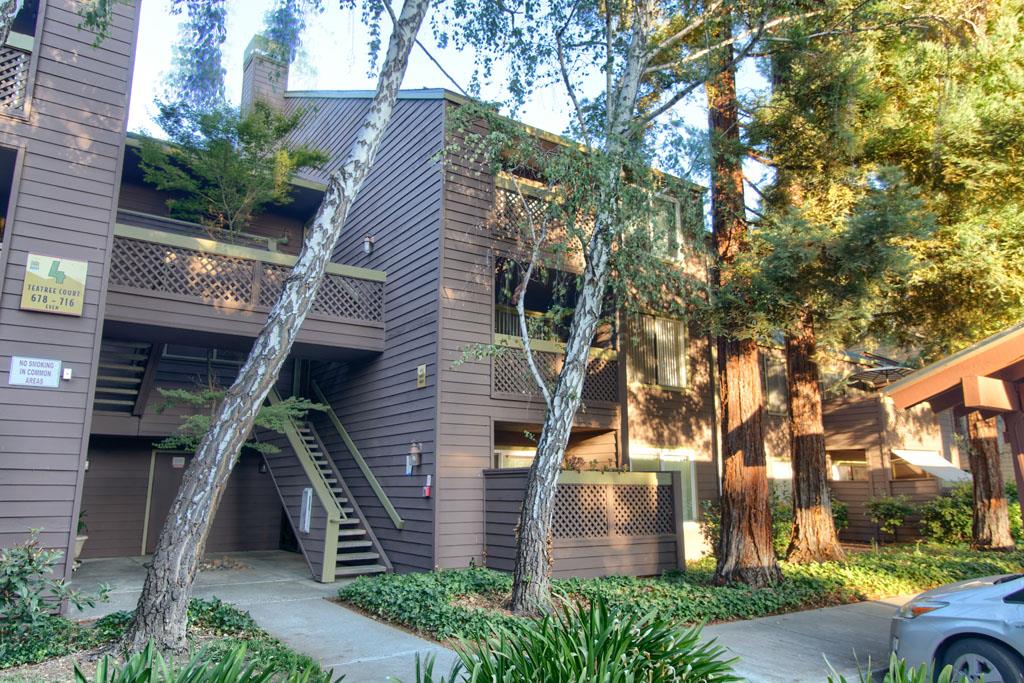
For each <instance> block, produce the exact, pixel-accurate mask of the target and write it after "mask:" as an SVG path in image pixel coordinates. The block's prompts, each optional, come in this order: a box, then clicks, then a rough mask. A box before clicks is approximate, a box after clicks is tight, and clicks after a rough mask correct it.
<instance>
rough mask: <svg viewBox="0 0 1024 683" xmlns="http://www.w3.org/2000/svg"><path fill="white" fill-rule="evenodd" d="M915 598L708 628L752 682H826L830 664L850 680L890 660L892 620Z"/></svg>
mask: <svg viewBox="0 0 1024 683" xmlns="http://www.w3.org/2000/svg"><path fill="white" fill-rule="evenodd" d="M911 597H912V596H909V595H908V596H906V597H901V598H890V599H887V600H875V601H872V602H861V603H857V604H853V605H842V606H839V607H826V608H823V609H815V610H807V611H805V612H793V613H790V614H782V615H779V616H775V617H763V618H761V619H751V620H748V621H734V622H730V623H728V624H717V625H714V626H708V627H707V628H705V629H704V637H705V639H711V638H716V639H717V640H718V644H720V645H723V646H724V647H725V648H726V649H727V650H728V652H729V654H730V655H731V656H733V657H739V658H740V660H739V662H737V664H736V673H738V674H739V675H740V676H743V677H744V678H745V679H746V680H747V681H750V682H751V683H825V681H826V680H827V679H828V665H827V664H826V663H825V660H826V658H827V659H828V663H829V664H831V665H832V667H833V668H834V669H835V670H836V671H837V672H838V673H840V674H842V675H844V676H846V679H847V680H848V681H849V682H850V683H855V682H857V681H859V680H860V675H859V671H861V670H863V671H867V670H868V661H869V660H870V662H871V669H873V670H878V669H879V668H881V667H884V666H887V664H888V661H889V620H890V619H891V618H892V616H893V614H894V613H895V612H896V610H897V609H898V608H899V607H900V606H901V605H902V604H903V603H905V602H907V601H908V600H910V598H911Z"/></svg>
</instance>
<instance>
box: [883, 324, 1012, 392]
mask: <svg viewBox="0 0 1024 683" xmlns="http://www.w3.org/2000/svg"><path fill="white" fill-rule="evenodd" d="M1018 335H1019V336H1021V337H1022V340H1021V344H1022V345H1024V320H1022V321H1020V322H1019V323H1017V324H1016V325H1013V326H1011V327H1008V328H1006V329H1005V330H1002V331H1001V332H996V333H995V334H993V335H992V336H990V337H986V338H985V339H982V340H981V341H979V342H976V343H974V344H971V345H970V346H968V347H967V348H966V349H962V350H960V351H957V352H956V353H954V354H952V355H949V356H946V357H945V358H943V359H941V360H937V361H935V362H934V363H932V364H931V365H926V366H924V367H923V368H921V369H920V370H917V371H916V372H914V373H913V374H910V375H907V376H906V377H904V378H903V379H901V380H899V381H898V382H894V383H892V384H890V385H889V386H887V387H885V388H884V389H883V390H882V392H883V393H885V394H886V395H887V396H892V395H893V394H895V393H897V392H901V391H906V390H908V389H910V388H911V387H913V386H914V385H916V384H918V383H920V382H923V381H924V380H927V379H930V378H932V377H934V376H936V375H938V374H939V373H941V372H943V371H945V370H948V369H949V368H950V367H952V366H954V365H956V364H958V363H962V362H964V361H967V360H969V359H971V358H972V357H974V356H977V355H979V354H981V353H984V352H985V351H987V350H988V349H989V348H990V347H991V346H993V345H995V344H1001V343H1005V342H1007V341H1009V340H1012V339H1013V338H1015V337H1017V336H1018ZM947 388H948V387H947Z"/></svg>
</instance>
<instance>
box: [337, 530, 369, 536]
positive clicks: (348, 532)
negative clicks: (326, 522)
mask: <svg viewBox="0 0 1024 683" xmlns="http://www.w3.org/2000/svg"><path fill="white" fill-rule="evenodd" d="M365 535H366V529H339V530H338V538H341V537H342V536H345V537H348V536H365Z"/></svg>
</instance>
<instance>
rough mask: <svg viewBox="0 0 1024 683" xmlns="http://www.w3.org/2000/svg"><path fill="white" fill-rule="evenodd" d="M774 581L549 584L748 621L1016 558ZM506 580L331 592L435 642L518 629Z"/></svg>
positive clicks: (707, 578)
mask: <svg viewBox="0 0 1024 683" xmlns="http://www.w3.org/2000/svg"><path fill="white" fill-rule="evenodd" d="M780 566H781V568H782V572H783V576H784V579H783V581H781V582H779V583H777V584H775V585H773V586H769V587H767V588H763V589H754V588H751V587H749V586H745V585H742V584H733V585H727V586H717V585H714V584H713V582H712V575H713V573H714V560H713V559H711V558H708V559H705V560H702V561H701V562H700V563H697V564H694V565H691V566H690V567H688V568H687V571H686V572H672V573H668V574H665V575H664V576H661V577H658V578H635V577H623V576H613V577H606V578H599V579H581V578H576V579H556V580H555V581H553V583H552V587H553V590H554V592H555V594H556V595H557V596H559V597H561V598H563V599H566V600H569V601H583V602H584V603H587V602H593V601H596V600H603V601H604V602H605V603H606V604H607V605H608V606H609V608H610V609H615V610H617V611H618V612H620V613H630V614H634V615H639V616H644V615H647V614H650V613H657V615H658V616H659V617H660V618H665V619H669V620H670V621H672V622H673V623H676V624H703V623H707V622H712V621H730V620H735V619H751V618H754V617H762V616H767V615H770V614H776V613H780V612H788V611H793V610H798V609H808V608H811V607H823V606H827V605H836V604H842V603H847V602H852V601H856V600H864V599H867V598H880V597H886V596H893V595H905V594H909V593H918V592H921V591H923V590H927V589H929V588H933V587H935V586H939V585H942V584H945V583H951V582H953V581H961V580H964V579H969V578H974V577H977V576H990V575H993V574H1010V573H1016V572H1020V571H1022V568H1024V552H1021V551H1016V552H1011V553H997V554H993V553H983V552H976V551H971V550H968V549H966V548H963V547H952V546H938V545H926V546H923V547H922V548H920V549H916V548H912V547H906V546H896V547H891V548H883V549H880V550H878V551H871V552H863V553H855V552H853V553H849V554H848V556H847V559H846V560H845V561H843V562H826V563H820V564H814V563H812V564H806V565H797V564H790V563H788V562H781V563H780ZM511 585H512V579H511V577H510V576H509V575H508V574H504V573H500V572H496V571H494V570H489V569H460V570H449V571H437V572H429V573H422V574H390V575H385V576H379V577H373V578H370V577H365V578H361V579H358V580H356V581H355V582H353V583H352V584H349V585H348V586H346V587H345V588H342V589H341V590H340V591H339V596H340V597H341V599H342V600H343V601H345V602H346V603H348V604H350V605H352V606H354V607H357V608H359V609H362V610H364V611H366V612H369V613H371V614H374V615H375V616H379V617H382V618H384V619H387V620H389V621H392V622H395V623H399V624H402V625H404V626H406V627H409V628H412V629H415V630H418V631H422V632H425V633H427V634H429V635H431V636H432V637H434V638H438V639H440V640H446V639H452V638H465V639H470V640H478V639H481V638H487V637H490V636H491V635H492V633H493V626H494V625H495V624H499V625H501V626H503V627H507V628H512V629H514V628H515V627H516V625H517V624H518V623H521V622H522V619H520V618H519V617H514V616H511V615H509V614H507V613H505V612H503V611H501V610H499V609H493V608H494V607H500V606H501V605H502V604H503V603H504V602H505V601H506V600H507V599H508V597H509V595H510V592H511Z"/></svg>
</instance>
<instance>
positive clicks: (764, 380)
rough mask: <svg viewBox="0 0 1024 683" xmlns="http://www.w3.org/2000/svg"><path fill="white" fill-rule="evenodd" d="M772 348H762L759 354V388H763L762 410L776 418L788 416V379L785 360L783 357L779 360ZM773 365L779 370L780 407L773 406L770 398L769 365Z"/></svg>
mask: <svg viewBox="0 0 1024 683" xmlns="http://www.w3.org/2000/svg"><path fill="white" fill-rule="evenodd" d="M775 351H776V349H774V348H768V349H765V348H762V349H760V354H761V386H763V387H764V410H765V412H766V413H768V414H769V415H773V416H776V417H786V416H787V415H789V377H788V375H787V371H786V359H785V357H782V358H779V356H778V355H777V354H776V353H775ZM770 364H774V365H775V367H776V368H781V373H782V378H781V382H782V385H781V400H782V404H781V406H778V405H773V404H772V401H771V400H770V397H771V396H772V389H771V387H772V382H771V375H770V374H769V365H770Z"/></svg>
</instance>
